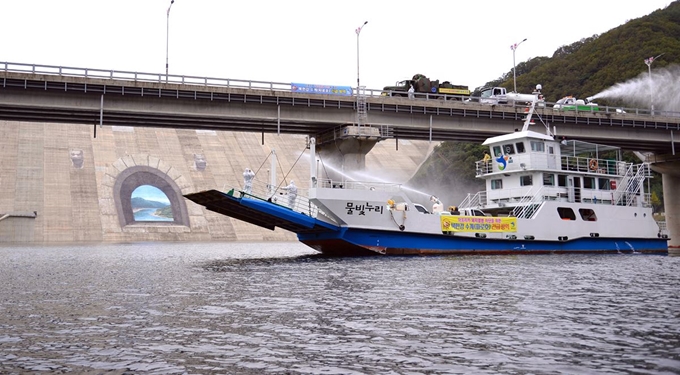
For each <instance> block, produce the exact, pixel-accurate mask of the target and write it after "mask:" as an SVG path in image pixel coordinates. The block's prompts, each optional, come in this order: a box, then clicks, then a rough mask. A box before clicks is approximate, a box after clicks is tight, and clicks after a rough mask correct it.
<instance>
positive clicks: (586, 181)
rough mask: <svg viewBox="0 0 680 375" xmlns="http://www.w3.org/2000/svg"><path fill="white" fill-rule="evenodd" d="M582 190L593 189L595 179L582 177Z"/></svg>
mask: <svg viewBox="0 0 680 375" xmlns="http://www.w3.org/2000/svg"><path fill="white" fill-rule="evenodd" d="M583 188H584V189H595V177H583Z"/></svg>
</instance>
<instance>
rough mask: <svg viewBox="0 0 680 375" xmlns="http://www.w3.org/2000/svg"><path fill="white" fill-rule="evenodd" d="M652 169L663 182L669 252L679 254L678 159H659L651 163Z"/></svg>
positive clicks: (679, 198) (679, 181) (679, 192)
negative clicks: (659, 160)
mask: <svg viewBox="0 0 680 375" xmlns="http://www.w3.org/2000/svg"><path fill="white" fill-rule="evenodd" d="M652 169H653V170H654V171H656V172H659V173H661V178H662V182H663V200H664V211H665V213H666V226H667V227H668V235H669V236H670V238H671V240H670V241H669V242H668V251H669V253H670V254H676V255H680V189H678V186H680V160H671V161H661V162H655V163H653V164H652Z"/></svg>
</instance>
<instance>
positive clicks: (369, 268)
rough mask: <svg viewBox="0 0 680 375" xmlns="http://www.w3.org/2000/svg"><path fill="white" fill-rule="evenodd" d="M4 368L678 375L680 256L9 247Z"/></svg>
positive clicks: (0, 368)
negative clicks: (358, 255) (415, 254)
mask: <svg viewBox="0 0 680 375" xmlns="http://www.w3.org/2000/svg"><path fill="white" fill-rule="evenodd" d="M0 274H1V275H2V278H3V283H1V284H0V298H1V299H0V329H1V330H0V332H1V333H0V372H3V373H17V374H18V373H24V372H32V373H41V372H45V373H53V372H60V373H63V372H76V373H101V372H106V373H114V374H116V373H119V374H124V373H149V374H184V373H225V374H262V373H272V374H283V373H285V374H459V373H479V374H499V373H502V374H526V373H534V374H563V373H585V374H595V373H597V374H620V373H635V374H666V373H669V374H670V373H679V372H678V370H677V369H679V368H680V298H679V295H680V293H679V292H678V288H677V285H678V282H679V281H680V276H679V275H680V258H674V257H661V256H642V255H598V256H589V255H564V256H563V255H559V256H499V257H472V256H470V257H397V258H386V257H376V258H344V259H338V258H324V257H320V256H315V255H312V252H310V251H308V250H307V249H306V248H304V247H303V246H301V245H299V244H291V243H265V244H261V243H257V244H252V243H236V244H148V243H145V244H122V245H98V246H70V247H69V246H62V247H43V248H40V247H31V246H23V247H3V248H0Z"/></svg>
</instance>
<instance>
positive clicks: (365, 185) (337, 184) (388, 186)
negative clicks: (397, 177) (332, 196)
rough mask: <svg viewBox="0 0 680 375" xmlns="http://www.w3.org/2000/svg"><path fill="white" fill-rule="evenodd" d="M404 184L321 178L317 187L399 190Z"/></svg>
mask: <svg viewBox="0 0 680 375" xmlns="http://www.w3.org/2000/svg"><path fill="white" fill-rule="evenodd" d="M401 186H402V185H401V184H397V183H391V182H362V181H334V180H330V179H319V180H318V185H317V187H319V188H324V189H352V190H380V191H389V192H399V191H401V190H402V187H401Z"/></svg>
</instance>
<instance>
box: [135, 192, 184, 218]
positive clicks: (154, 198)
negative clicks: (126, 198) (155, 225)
mask: <svg viewBox="0 0 680 375" xmlns="http://www.w3.org/2000/svg"><path fill="white" fill-rule="evenodd" d="M130 203H131V206H132V212H133V215H134V219H135V221H174V218H173V216H172V205H171V204H170V200H169V199H168V196H167V195H165V193H163V192H162V191H161V190H160V189H159V188H157V187H155V186H151V185H141V186H139V187H137V188H136V189H135V190H134V191H133V192H132V196H131V197H130Z"/></svg>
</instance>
